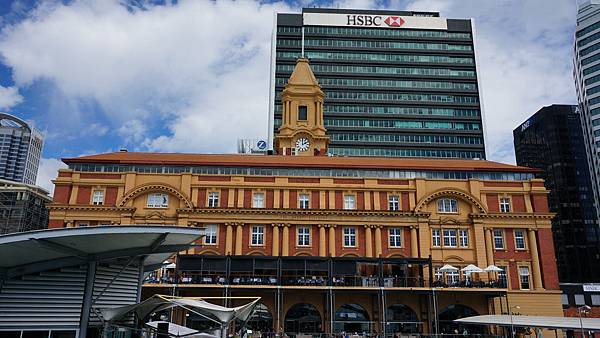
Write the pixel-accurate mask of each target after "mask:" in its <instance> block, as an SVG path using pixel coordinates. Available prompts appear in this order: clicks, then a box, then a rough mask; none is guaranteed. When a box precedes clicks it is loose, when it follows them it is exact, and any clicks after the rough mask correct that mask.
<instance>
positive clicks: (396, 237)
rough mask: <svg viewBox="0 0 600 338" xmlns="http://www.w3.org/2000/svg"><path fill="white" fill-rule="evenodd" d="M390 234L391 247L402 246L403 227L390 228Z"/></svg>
mask: <svg viewBox="0 0 600 338" xmlns="http://www.w3.org/2000/svg"><path fill="white" fill-rule="evenodd" d="M388 235H389V237H390V240H389V245H390V248H401V247H402V228H389V230H388Z"/></svg>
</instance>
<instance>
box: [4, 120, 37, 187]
mask: <svg viewBox="0 0 600 338" xmlns="http://www.w3.org/2000/svg"><path fill="white" fill-rule="evenodd" d="M43 144H44V137H43V135H42V133H41V132H40V131H38V130H36V129H35V128H34V127H32V126H30V125H29V124H27V122H25V121H23V120H21V119H20V118H18V117H16V116H14V115H9V114H3V113H0V179H6V180H11V181H16V182H22V183H26V184H35V183H36V178H37V172H38V168H39V165H40V157H41V154H42V147H43Z"/></svg>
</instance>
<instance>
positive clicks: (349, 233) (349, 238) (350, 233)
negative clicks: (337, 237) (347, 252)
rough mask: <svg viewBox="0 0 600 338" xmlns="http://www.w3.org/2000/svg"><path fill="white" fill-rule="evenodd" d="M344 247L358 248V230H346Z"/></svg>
mask: <svg viewBox="0 0 600 338" xmlns="http://www.w3.org/2000/svg"><path fill="white" fill-rule="evenodd" d="M344 246H345V247H355V246H356V228H344Z"/></svg>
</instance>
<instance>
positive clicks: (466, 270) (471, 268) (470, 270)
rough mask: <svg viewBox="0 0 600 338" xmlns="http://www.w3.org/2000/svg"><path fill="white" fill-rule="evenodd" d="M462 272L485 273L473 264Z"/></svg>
mask: <svg viewBox="0 0 600 338" xmlns="http://www.w3.org/2000/svg"><path fill="white" fill-rule="evenodd" d="M460 271H462V272H465V273H473V272H483V270H482V269H481V268H480V267H478V266H475V265H473V264H469V265H467V266H465V267H464V268H462V269H460Z"/></svg>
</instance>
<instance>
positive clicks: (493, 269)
mask: <svg viewBox="0 0 600 338" xmlns="http://www.w3.org/2000/svg"><path fill="white" fill-rule="evenodd" d="M483 271H485V272H500V271H503V270H502V269H500V268H499V267H497V266H495V265H493V264H492V265H488V267H487V268H485V269H483Z"/></svg>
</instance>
